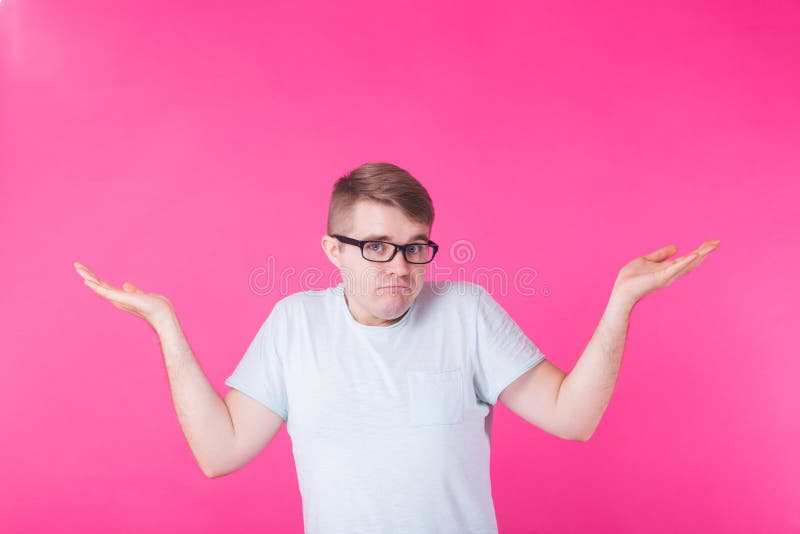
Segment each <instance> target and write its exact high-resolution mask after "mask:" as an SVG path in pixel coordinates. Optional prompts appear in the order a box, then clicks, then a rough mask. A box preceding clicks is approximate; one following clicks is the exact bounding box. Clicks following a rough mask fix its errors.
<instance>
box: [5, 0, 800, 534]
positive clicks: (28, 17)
mask: <svg viewBox="0 0 800 534" xmlns="http://www.w3.org/2000/svg"><path fill="white" fill-rule="evenodd" d="M651 4H652V3H650V2H592V1H576V2H548V3H546V4H545V3H540V4H537V5H535V6H531V5H529V3H528V2H501V3H499V4H497V3H496V4H493V6H492V7H491V8H489V7H487V5H486V4H485V3H472V4H465V3H463V2H439V3H437V5H436V6H434V7H431V5H430V3H428V2H406V3H403V5H398V3H380V4H376V3H368V2H346V3H341V2H314V3H304V4H300V3H296V2H267V3H262V2H249V3H238V4H237V5H230V4H229V3H226V2H192V3H185V4H181V5H180V6H179V5H178V4H177V3H176V4H170V3H168V2H149V1H127V0H126V1H124V2H105V1H84V2H79V1H76V2H44V1H35V0H2V2H0V59H1V60H2V61H1V63H0V68H2V71H1V72H0V84H1V85H0V106H1V107H0V195H1V196H0V199H1V201H0V202H1V204H0V223H1V224H0V232H2V250H1V251H0V252H1V253H2V258H3V260H4V261H3V262H2V267H0V269H2V271H0V275H2V280H3V282H4V283H3V299H2V303H3V304H2V311H1V312H0V313H1V315H0V324H1V325H2V326H1V327H0V328H2V330H0V332H2V339H0V346H1V347H2V358H0V380H1V381H2V382H1V383H0V387H2V390H3V392H4V394H5V402H4V403H3V408H2V410H0V417H1V419H0V428H2V440H0V457H2V459H3V460H2V468H1V471H0V478H1V479H2V483H0V530H4V531H8V532H11V531H13V532H54V531H82V532H109V531H112V530H113V531H118V532H119V531H131V532H219V531H221V530H223V529H224V530H226V531H229V532H245V531H247V532H253V531H258V532H276V531H277V532H301V531H302V515H301V514H302V508H301V501H300V496H299V493H298V486H297V480H296V475H295V471H294V463H293V459H292V456H291V441H290V439H289V436H288V435H287V433H286V430H285V427H284V428H283V429H282V430H281V431H280V433H279V434H278V435H277V437H276V438H275V440H274V441H273V442H272V443H270V445H269V446H268V447H267V449H265V451H264V452H263V453H262V454H261V455H259V456H258V457H257V458H256V459H255V460H254V461H253V462H252V463H251V464H249V465H248V466H247V467H245V468H244V469H242V470H241V471H238V472H236V473H234V474H231V475H229V476H226V477H222V478H218V479H208V478H206V477H204V475H203V474H202V472H201V471H200V469H199V467H198V466H197V464H196V462H195V460H194V458H193V456H192V454H191V451H190V449H189V447H188V444H187V443H186V441H185V438H184V436H183V433H182V431H181V429H180V426H179V424H178V420H177V417H176V415H175V411H174V407H173V405H172V398H171V395H170V392H169V385H168V382H167V378H166V372H165V370H164V366H163V361H162V357H161V353H160V350H159V344H158V340H157V337H156V336H155V334H154V333H153V332H152V331H151V330H150V328H149V326H148V325H147V324H146V323H145V322H144V321H142V320H141V319H139V318H137V317H134V316H132V315H130V314H127V313H125V312H123V311H121V310H119V309H117V308H115V307H113V306H112V305H111V304H110V303H108V302H106V301H104V300H103V299H101V298H100V297H99V296H97V295H95V294H94V293H93V292H92V291H91V290H90V289H88V288H87V287H86V286H85V285H84V284H83V283H82V282H81V279H80V278H79V277H78V276H77V274H76V273H75V271H74V269H73V267H72V262H73V261H75V260H78V261H81V262H84V263H85V264H87V265H88V266H89V267H90V268H92V269H93V270H95V272H97V273H98V275H99V276H101V277H102V278H103V279H105V280H106V281H108V282H109V283H112V284H113V285H115V286H119V285H121V284H122V282H123V281H125V280H131V281H133V282H135V283H137V284H139V285H140V286H141V287H143V288H144V289H145V290H147V291H154V292H158V293H162V294H165V295H167V296H168V297H169V298H170V299H172V301H173V302H174V303H175V306H176V309H177V312H178V316H179V318H180V320H181V322H182V324H183V326H184V329H185V332H186V335H187V337H188V339H189V341H190V343H191V345H192V347H193V349H194V351H195V353H196V355H197V357H198V360H199V361H200V363H201V365H202V367H203V369H204V370H205V372H206V374H207V376H208V377H209V379H210V380H211V382H212V384H213V385H214V386H215V387H216V388H217V390H218V391H219V393H220V394H224V393H225V392H226V391H227V386H225V385H224V384H223V382H224V379H225V378H226V377H227V376H228V375H229V374H230V372H231V371H232V370H233V368H234V367H235V365H236V363H237V362H238V360H239V358H241V356H242V354H243V353H244V351H245V349H246V348H247V345H248V344H249V342H250V341H251V339H252V337H253V336H254V335H255V332H256V330H257V329H258V327H259V326H260V324H261V323H262V321H263V320H264V318H265V317H266V315H267V314H268V312H269V310H270V309H271V307H272V305H273V303H274V302H275V301H276V300H278V299H279V298H281V297H282V296H283V295H285V294H287V293H288V292H294V291H297V290H301V289H307V288H320V287H325V286H327V285H328V284H327V278H326V279H324V280H321V281H319V280H317V281H314V280H309V279H307V280H305V281H304V280H301V279H300V278H299V277H300V275H301V273H306V274H304V275H303V276H307V273H312V274H313V272H314V268H318V269H320V270H321V271H320V272H321V273H324V274H325V276H326V277H327V276H328V275H329V274H330V273H331V272H332V270H333V267H332V266H331V265H330V264H329V263H328V262H327V259H326V258H325V256H324V255H323V253H322V250H321V248H320V246H319V239H320V237H321V235H322V233H323V232H324V230H325V217H326V209H327V201H328V195H329V192H330V188H331V186H332V184H333V182H334V180H335V179H336V178H338V177H339V176H340V175H342V174H343V173H345V172H346V171H348V170H350V169H352V168H354V167H355V166H357V165H359V164H361V163H363V162H365V161H390V162H393V163H396V164H398V165H400V166H402V167H404V168H406V169H408V170H409V171H410V172H411V173H412V174H414V175H415V176H416V177H417V178H419V179H420V180H421V181H422V182H423V183H424V184H425V185H426V186H427V187H428V189H429V191H430V193H431V195H432V197H433V198H434V201H435V204H436V208H437V221H436V223H435V224H434V229H433V234H432V237H433V239H434V240H437V241H438V242H440V243H441V244H442V245H443V248H442V251H441V252H443V253H441V252H440V257H439V260H437V265H438V266H439V267H437V268H438V269H444V268H446V267H448V266H450V267H451V268H453V269H454V270H453V271H452V272H451V273H450V275H448V276H439V278H442V279H447V278H449V279H455V278H459V277H461V278H467V279H472V278H473V277H474V274H475V273H476V272H478V271H479V270H480V269H495V270H496V271H500V272H504V273H507V275H510V274H513V273H514V272H517V271H518V270H520V269H527V270H528V272H530V271H531V270H534V272H535V273H536V277H535V280H534V282H533V287H534V288H535V291H536V293H535V294H534V295H533V296H525V295H522V294H521V293H520V292H518V291H514V290H509V291H507V292H506V294H502V293H501V292H500V291H499V290H498V289H497V287H493V288H490V289H491V292H492V293H493V294H494V295H495V298H496V299H497V300H498V301H500V302H501V304H502V305H503V306H504V307H505V308H506V309H507V310H508V311H509V313H511V315H512V317H514V318H515V319H516V320H517V322H518V323H519V324H520V326H522V327H523V329H524V330H525V331H526V332H527V333H528V334H529V335H530V337H531V339H533V340H534V341H535V342H536V343H537V345H539V347H540V348H541V349H542V350H543V351H544V352H545V354H546V355H547V356H548V357H549V358H550V360H551V361H552V362H553V363H555V364H556V365H558V366H559V367H561V368H562V369H563V370H565V371H569V370H571V369H572V366H573V365H574V364H575V362H576V361H577V359H578V358H579V357H580V355H581V353H582V351H583V348H584V347H585V345H586V343H587V342H588V340H589V338H590V337H591V334H592V332H593V330H594V328H595V326H596V324H597V321H598V319H599V318H600V315H601V313H602V311H603V308H604V306H605V304H606V301H607V298H608V295H609V291H610V289H611V285H612V283H613V281H614V279H615V277H616V274H617V272H618V271H619V269H620V268H621V267H622V266H623V265H624V264H626V263H627V262H628V261H630V260H631V259H633V258H635V257H636V256H639V255H643V254H646V253H649V252H651V251H653V250H655V249H657V248H660V247H662V246H664V245H667V244H670V243H674V244H676V245H677V246H678V253H677V254H684V253H686V252H688V251H690V250H692V249H693V248H694V247H696V246H697V245H699V244H700V243H701V242H702V241H703V240H705V239H712V238H719V239H722V244H721V245H720V247H719V248H718V249H717V250H716V251H715V252H713V253H712V254H711V256H710V257H709V258H708V259H707V260H706V261H705V262H704V263H703V264H702V265H701V266H700V267H699V268H697V269H695V270H694V271H692V272H691V273H690V274H689V275H688V276H686V277H685V278H681V279H679V280H678V281H676V282H675V283H674V284H673V285H671V286H669V287H668V288H666V289H663V290H661V291H658V292H656V293H653V294H651V295H648V296H647V297H646V298H645V299H644V300H643V301H641V302H640V303H639V304H638V305H637V307H636V308H635V309H634V312H633V317H632V321H631V327H630V331H629V337H628V341H627V345H626V351H625V357H624V360H623V363H622V370H621V374H620V377H619V381H618V383H617V387H616V390H615V392H614V395H613V397H612V400H611V404H610V406H609V408H608V410H607V411H606V415H605V417H604V419H603V421H602V422H601V424H600V427H599V429H598V430H597V432H596V433H595V435H594V436H593V438H592V439H591V440H590V441H589V442H587V443H579V442H568V441H563V440H560V439H558V438H556V437H554V436H551V435H549V434H546V433H544V432H543V431H541V430H539V429H537V428H535V427H532V426H530V425H528V424H527V423H525V422H524V421H523V420H521V419H520V418H518V417H517V416H515V415H514V414H513V413H512V412H510V411H509V410H508V409H507V408H505V407H504V406H502V405H498V408H497V410H496V418H495V428H494V438H493V453H492V474H493V494H494V499H495V506H496V510H497V516H498V523H499V527H500V532H501V533H507V534H511V533H556V532H664V533H667V532H754V531H758V532H788V531H792V532H800V490H798V480H800V462H798V454H797V448H798V443H797V442H798V438H800V421H798V407H800V402H798V401H800V395H799V394H798V392H797V387H796V383H797V374H798V371H800V364H799V363H798V357H797V349H796V343H795V339H796V334H797V331H798V321H797V317H798V314H797V311H796V305H797V304H796V303H797V302H798V298H799V297H800V295H798V283H797V277H796V275H797V271H798V269H797V262H798V259H800V257H799V256H798V252H797V246H796V243H797V238H796V236H797V230H798V228H799V227H800V224H798V223H800V220H798V219H800V218H799V217H798V210H797V203H798V200H800V195H799V194H798V193H800V191H799V189H800V187H799V186H798V176H799V175H800V155H799V154H800V151H799V150H798V148H800V136H799V135H798V133H800V75H799V74H798V65H800V54H798V52H800V44H798V42H799V41H798V37H797V36H798V33H800V6H798V4H797V3H796V2H789V1H786V2H756V1H752V2H674V3H671V4H669V3H663V2H659V3H658V4H659V5H657V6H656V5H651ZM460 240H469V243H468V245H467V246H468V247H471V248H470V250H469V251H472V252H474V257H469V258H468V261H466V262H465V263H458V261H463V260H461V259H457V258H456V257H454V256H452V255H451V251H450V247H451V246H452V245H454V244H457V243H458V242H459V241H460ZM792 243H795V245H792ZM469 251H468V252H469ZM270 262H272V264H273V270H274V272H273V274H272V276H273V278H274V277H275V276H277V274H276V273H278V272H281V273H284V275H287V274H291V277H290V278H289V284H288V285H287V286H286V287H284V288H283V289H281V288H280V287H275V288H273V289H272V290H271V291H264V290H262V289H260V288H261V287H262V286H261V285H259V284H260V282H258V281H259V276H260V275H264V270H265V269H266V268H267V265H268V264H269V263H270ZM459 267H460V268H461V271H458V269H457V268H459ZM291 269H294V270H295V271H294V273H292V271H291ZM254 275H255V276H254ZM261 280H262V282H263V277H262V279H261ZM273 281H274V280H273ZM254 284H255V285H254ZM484 285H485V286H487V283H485V282H484ZM253 529H255V530H253Z"/></svg>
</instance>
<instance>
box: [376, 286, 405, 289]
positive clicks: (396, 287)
mask: <svg viewBox="0 0 800 534" xmlns="http://www.w3.org/2000/svg"><path fill="white" fill-rule="evenodd" d="M378 289H411V286H383V287H379V288H378Z"/></svg>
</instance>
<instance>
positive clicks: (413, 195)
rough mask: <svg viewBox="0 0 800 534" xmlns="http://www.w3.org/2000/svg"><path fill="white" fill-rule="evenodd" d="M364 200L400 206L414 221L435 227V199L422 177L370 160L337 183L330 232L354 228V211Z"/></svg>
mask: <svg viewBox="0 0 800 534" xmlns="http://www.w3.org/2000/svg"><path fill="white" fill-rule="evenodd" d="M360 200H372V201H375V202H380V203H383V204H386V205H389V206H395V207H398V208H400V209H401V210H402V211H403V213H405V215H406V216H407V217H408V218H409V219H411V220H412V221H415V222H419V223H422V224H425V225H427V226H428V227H431V226H433V219H434V210H433V201H432V200H431V197H430V195H429V194H428V191H427V190H426V189H425V187H424V186H423V185H422V184H421V183H420V182H419V180H417V179H416V178H414V177H413V176H411V174H409V173H408V171H406V170H405V169H401V168H400V167H398V166H397V165H394V164H392V163H383V162H370V163H364V164H363V165H360V166H358V167H356V168H355V169H353V170H352V171H350V172H349V173H347V174H345V175H344V176H342V177H341V178H339V179H338V180H337V181H336V183H335V184H334V185H333V193H331V200H330V205H329V206H328V235H331V234H347V233H348V232H349V231H350V228H349V224H350V223H351V220H352V219H351V214H352V212H353V208H354V206H355V204H356V203H357V202H358V201H360Z"/></svg>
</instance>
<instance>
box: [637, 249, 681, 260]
mask: <svg viewBox="0 0 800 534" xmlns="http://www.w3.org/2000/svg"><path fill="white" fill-rule="evenodd" d="M676 250H678V247H676V246H675V245H667V246H666V247H663V248H660V249H658V250H656V251H654V252H651V253H650V254H648V255H646V256H644V259H646V260H650V261H656V262H660V261H663V260H665V259H667V258H669V257H670V256H672V255H673V254H675V251H676Z"/></svg>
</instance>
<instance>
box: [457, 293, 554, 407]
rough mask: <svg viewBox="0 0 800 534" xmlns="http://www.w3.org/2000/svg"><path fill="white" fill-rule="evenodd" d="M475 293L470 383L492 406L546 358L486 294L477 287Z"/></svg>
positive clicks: (481, 398) (478, 395)
mask: <svg viewBox="0 0 800 534" xmlns="http://www.w3.org/2000/svg"><path fill="white" fill-rule="evenodd" d="M476 285H477V284H476ZM477 293H478V297H477V305H476V311H475V352H474V353H475V359H476V361H475V362H474V369H475V371H474V376H473V380H474V385H475V392H476V395H477V397H478V398H479V399H480V400H481V401H483V402H486V403H488V404H492V405H494V404H496V403H497V397H499V396H500V393H501V392H502V391H503V390H504V389H505V388H506V386H508V385H509V384H510V383H511V382H513V381H514V380H516V379H517V378H518V377H519V376H520V375H521V374H522V373H524V372H525V371H527V370H528V369H530V368H532V367H533V366H535V365H536V364H538V363H540V362H542V361H543V360H544V359H545V355H544V354H543V353H542V352H541V351H540V350H539V347H537V346H536V345H535V344H534V342H533V341H531V339H530V338H529V337H528V336H527V335H525V332H523V331H522V329H521V328H520V327H519V325H518V324H517V323H516V322H514V320H513V319H512V318H511V316H509V314H508V313H507V312H506V311H505V310H504V309H503V308H502V306H500V304H499V303H498V302H497V301H496V300H495V299H494V298H493V297H492V296H491V295H490V294H489V292H488V291H486V290H485V289H484V288H483V287H482V286H480V285H478V291H477Z"/></svg>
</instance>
